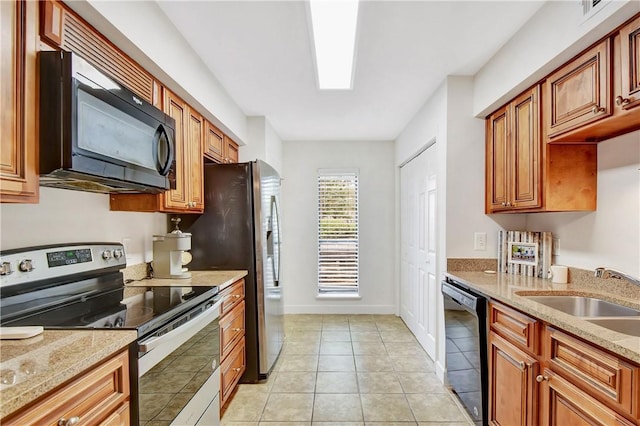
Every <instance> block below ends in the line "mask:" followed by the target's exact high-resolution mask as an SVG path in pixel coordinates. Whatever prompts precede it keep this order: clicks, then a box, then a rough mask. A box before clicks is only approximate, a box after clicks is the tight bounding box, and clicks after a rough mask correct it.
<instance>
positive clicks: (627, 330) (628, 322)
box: [587, 317, 640, 337]
mask: <svg viewBox="0 0 640 426" xmlns="http://www.w3.org/2000/svg"><path fill="white" fill-rule="evenodd" d="M587 321H589V322H591V323H593V324H596V325H599V326H600V327H604V328H608V329H609V330H613V331H617V332H619V333H623V334H628V335H630V336H636V337H640V317H636V318H598V319H589V320H587Z"/></svg>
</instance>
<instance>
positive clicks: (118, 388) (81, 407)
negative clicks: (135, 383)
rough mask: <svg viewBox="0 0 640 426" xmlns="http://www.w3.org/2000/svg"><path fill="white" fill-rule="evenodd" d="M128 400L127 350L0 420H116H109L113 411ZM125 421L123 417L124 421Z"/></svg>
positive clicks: (40, 422)
mask: <svg viewBox="0 0 640 426" xmlns="http://www.w3.org/2000/svg"><path fill="white" fill-rule="evenodd" d="M128 401H129V356H128V352H127V351H123V352H120V353H119V354H118V355H116V356H115V357H113V358H111V359H109V360H107V361H105V362H104V363H102V364H100V365H99V366H97V367H95V368H94V369H92V370H89V371H88V372H86V373H85V374H83V375H82V376H80V377H78V378H76V379H74V380H73V381H71V382H70V383H68V384H67V385H64V386H61V387H60V388H58V389H57V390H55V391H54V392H53V393H52V394H49V395H48V396H46V397H44V398H41V399H39V400H37V401H35V402H34V404H31V405H30V407H28V408H26V409H25V411H23V412H21V413H19V414H18V415H16V416H14V417H12V418H10V419H2V424H3V425H6V426H9V425H21V426H22V425H35V424H38V425H44V424H51V425H56V424H58V420H60V419H63V418H64V419H70V418H72V417H78V418H79V419H80V421H79V424H84V425H89V424H101V423H103V422H106V423H107V424H118V423H117V422H115V423H113V422H114V421H115V420H116V419H115V418H114V414H115V413H116V412H117V411H118V410H119V409H120V410H121V409H122V405H123V404H127V405H128ZM127 412H128V410H127ZM110 422H111V423H110ZM128 422H129V419H128V417H127V419H126V423H125V424H128Z"/></svg>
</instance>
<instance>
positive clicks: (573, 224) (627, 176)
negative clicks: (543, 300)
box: [527, 131, 640, 277]
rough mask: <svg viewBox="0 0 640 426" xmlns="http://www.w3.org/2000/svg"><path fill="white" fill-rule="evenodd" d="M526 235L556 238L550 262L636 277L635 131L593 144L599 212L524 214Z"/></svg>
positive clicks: (638, 192)
mask: <svg viewBox="0 0 640 426" xmlns="http://www.w3.org/2000/svg"><path fill="white" fill-rule="evenodd" d="M527 228H528V229H529V230H532V231H535V230H543V231H551V232H553V234H554V238H559V239H560V249H559V250H558V256H556V257H555V259H554V262H555V263H558V264H562V265H569V266H574V267H578V268H583V269H595V268H597V267H599V266H606V267H610V268H613V269H617V270H621V271H623V272H627V273H629V274H631V275H633V276H636V277H640V131H636V132H633V133H629V134H626V135H623V136H619V137H617V138H613V139H609V140H607V141H603V142H600V143H599V144H598V208H597V211H595V212H590V213H544V214H530V215H528V221H527Z"/></svg>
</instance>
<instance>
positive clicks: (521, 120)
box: [508, 86, 542, 209]
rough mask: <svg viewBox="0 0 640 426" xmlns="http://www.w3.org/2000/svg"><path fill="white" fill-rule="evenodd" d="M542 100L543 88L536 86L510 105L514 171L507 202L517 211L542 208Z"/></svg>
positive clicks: (511, 160) (512, 164) (511, 163)
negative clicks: (541, 90)
mask: <svg viewBox="0 0 640 426" xmlns="http://www.w3.org/2000/svg"><path fill="white" fill-rule="evenodd" d="M539 99H540V88H539V86H536V87H534V88H532V89H531V90H530V91H528V92H526V93H523V94H522V95H520V96H519V97H517V98H516V99H515V100H514V101H513V102H512V103H511V105H512V108H513V109H512V111H513V112H512V117H513V121H512V124H511V138H510V139H511V140H510V144H509V146H510V149H511V153H510V154H511V155H510V161H509V162H510V165H511V166H512V167H513V169H512V173H511V178H510V179H509V183H510V184H511V196H510V198H509V200H508V201H510V203H511V207H512V208H515V209H525V208H526V209H530V208H535V207H540V206H542V196H541V192H542V182H541V166H542V163H541V161H540V155H541V143H540V109H539V105H540V104H539Z"/></svg>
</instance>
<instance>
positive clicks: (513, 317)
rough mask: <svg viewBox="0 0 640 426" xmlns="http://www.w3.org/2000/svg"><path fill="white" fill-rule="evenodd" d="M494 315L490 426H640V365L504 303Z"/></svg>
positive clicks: (492, 309)
mask: <svg viewBox="0 0 640 426" xmlns="http://www.w3.org/2000/svg"><path fill="white" fill-rule="evenodd" d="M489 312H490V315H489V326H490V332H489V337H488V345H489V413H488V420H489V424H491V425H502V426H511V425H538V424H539V425H542V426H551V425H553V426H578V425H581V426H582V425H640V365H638V364H635V363H633V362H631V361H628V360H625V359H623V358H621V357H619V356H617V355H615V354H612V353H609V352H607V351H606V350H605V349H603V348H600V347H598V346H596V345H594V344H591V343H589V342H585V341H584V340H581V339H579V338H577V337H574V336H572V335H569V334H568V333H566V332H564V331H562V330H559V329H557V328H556V327H553V326H551V325H549V324H545V323H543V322H542V321H541V320H539V319H536V318H533V317H531V316H529V315H527V314H524V313H521V312H519V311H517V310H515V309H513V308H511V307H508V306H505V305H502V304H501V303H497V302H495V301H491V302H490V303H489ZM534 342H536V343H537V342H539V344H540V345H539V351H538V349H537V348H538V346H537V344H531V343H534Z"/></svg>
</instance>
